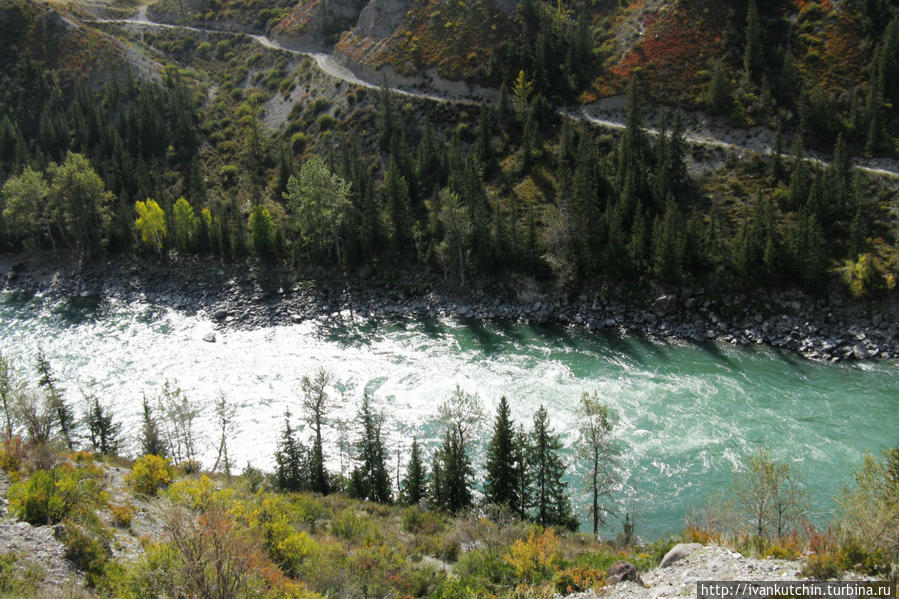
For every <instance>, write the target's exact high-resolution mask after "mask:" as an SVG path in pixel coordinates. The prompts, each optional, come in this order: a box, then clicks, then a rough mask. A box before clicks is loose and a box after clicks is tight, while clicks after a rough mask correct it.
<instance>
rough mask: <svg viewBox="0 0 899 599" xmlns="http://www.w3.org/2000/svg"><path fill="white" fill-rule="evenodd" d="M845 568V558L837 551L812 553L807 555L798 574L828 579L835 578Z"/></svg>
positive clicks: (815, 578)
mask: <svg viewBox="0 0 899 599" xmlns="http://www.w3.org/2000/svg"><path fill="white" fill-rule="evenodd" d="M845 569H846V564H845V560H844V558H843V556H842V555H840V554H839V553H832V552H824V553H813V554H812V555H810V556H808V560H807V561H806V562H805V565H804V566H802V569H801V570H800V571H799V574H800V575H801V576H805V577H806V578H812V579H814V580H828V579H832V578H837V577H838V576H839V575H840V573H841V572H842V571H843V570H845Z"/></svg>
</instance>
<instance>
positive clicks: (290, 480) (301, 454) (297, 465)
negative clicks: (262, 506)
mask: <svg viewBox="0 0 899 599" xmlns="http://www.w3.org/2000/svg"><path fill="white" fill-rule="evenodd" d="M305 454H306V450H305V448H304V447H303V445H302V443H300V442H299V440H297V438H296V432H295V431H294V429H293V427H292V426H291V425H290V410H287V411H286V412H284V428H283V429H281V439H280V441H278V448H277V450H276V451H275V485H276V486H277V487H278V488H279V489H281V490H282V491H302V490H305V489H306V488H308V484H307V483H308V464H307V460H306V455H305Z"/></svg>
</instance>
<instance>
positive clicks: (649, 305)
mask: <svg viewBox="0 0 899 599" xmlns="http://www.w3.org/2000/svg"><path fill="white" fill-rule="evenodd" d="M392 278H393V279H395V280H393V281H388V280H385V279H384V278H383V277H379V276H377V275H376V273H374V272H373V271H372V270H371V269H370V268H368V267H364V268H362V269H360V271H358V272H357V273H354V275H353V276H352V277H350V278H347V279H343V278H340V277H336V276H335V275H334V273H329V272H326V271H324V270H313V271H309V272H305V273H302V274H300V275H298V274H296V273H295V272H293V271H290V270H287V269H283V268H267V267H264V266H260V265H257V264H255V263H242V264H223V263H218V262H214V261H211V260H210V261H204V260H199V259H184V260H178V261H169V262H148V261H143V260H137V259H131V258H117V259H114V260H112V261H109V262H105V263H93V264H77V263H73V262H71V261H53V260H48V259H47V257H46V256H44V257H43V259H41V258H39V257H30V258H27V259H25V258H22V257H5V258H3V259H0V285H2V287H3V288H4V289H5V290H6V291H7V292H14V293H22V294H42V295H51V296H58V297H81V298H107V297H111V298H117V299H119V300H122V301H145V302H148V303H151V304H155V305H161V306H166V307H171V308H174V309H176V310H181V311H184V312H188V313H191V314H205V315H207V316H208V317H209V318H210V319H211V320H212V321H214V322H215V323H216V325H217V326H219V327H234V328H259V327H265V326H271V325H276V324H289V323H298V322H303V321H305V320H308V319H316V318H328V317H335V318H342V317H349V316H350V315H352V316H361V317H375V318H377V317H382V318H391V317H409V318H422V319H424V318H439V317H451V318H460V319H476V320H499V321H507V322H525V323H531V324H538V325H549V326H579V327H584V328H586V329H588V330H590V331H597V332H605V333H607V334H616V335H642V336H645V337H647V338H650V339H663V338H667V339H677V340H682V341H686V342H690V343H698V344H706V343H714V342H719V343H731V344H734V345H755V344H765V345H769V346H772V347H774V348H779V349H783V350H787V351H791V352H797V353H799V354H801V355H802V356H804V357H806V358H810V359H814V360H822V361H829V362H840V361H844V360H868V359H872V358H882V359H891V358H895V357H897V356H899V330H897V320H899V319H897V313H899V311H897V309H896V306H895V304H892V305H880V306H877V307H872V306H869V305H861V304H859V303H857V302H853V301H850V300H848V299H847V298H845V297H843V296H841V295H839V294H836V293H833V294H831V295H830V296H829V297H828V298H827V299H816V300H812V299H808V298H804V297H802V296H798V295H787V294H768V295H765V296H764V297H755V298H752V297H746V296H732V297H725V298H722V297H718V296H713V295H712V294H708V293H706V292H705V291H703V290H702V289H681V290H680V291H679V292H678V293H670V292H669V293H663V292H657V293H648V292H647V293H643V294H640V295H635V294H630V293H629V294H625V293H624V292H623V291H621V290H614V289H608V288H600V289H596V290H594V291H591V292H590V293H586V292H585V293H582V294H581V295H579V296H578V297H576V298H574V299H569V298H567V297H558V296H557V295H554V294H552V293H551V292H547V291H543V290H541V289H540V288H539V286H538V285H537V284H536V283H535V282H533V281H532V280H526V279H521V280H516V281H506V282H505V283H503V284H501V285H500V284H498V285H496V286H495V288H494V289H492V290H491V291H489V292H488V291H484V290H478V291H465V290H459V289H458V288H454V287H453V286H451V285H447V284H445V283H444V282H443V281H442V280H441V279H439V278H437V277H433V276H429V275H427V274H422V273H415V274H411V275H404V276H402V277H400V276H398V275H396V274H395V273H394V274H393V275H392ZM625 295H627V297H624V296H625ZM212 338H214V337H212ZM212 338H211V339H212Z"/></svg>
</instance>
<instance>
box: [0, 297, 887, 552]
mask: <svg viewBox="0 0 899 599" xmlns="http://www.w3.org/2000/svg"><path fill="white" fill-rule="evenodd" d="M213 330H215V327H214V325H213V322H212V320H211V318H210V317H208V316H206V315H203V314H202V313H201V314H199V315H187V314H183V313H181V312H178V311H175V310H171V309H167V308H160V307H155V306H152V305H148V304H141V303H130V304H129V303H125V302H120V301H116V300H98V299H96V298H76V299H72V300H65V299H62V300H60V299H50V298H47V297H40V296H38V297H23V296H20V295H13V294H2V295H0V351H2V352H3V353H4V354H5V355H7V356H9V357H11V358H12V359H13V360H14V361H15V363H16V366H17V367H18V368H19V370H20V373H21V375H22V376H23V377H24V378H28V379H29V380H32V381H33V380H34V379H35V376H34V374H33V368H32V365H33V363H34V357H35V354H36V352H37V348H38V346H40V347H41V348H42V349H43V350H44V352H45V353H46V355H47V357H48V358H49V360H50V362H51V365H52V366H53V367H54V369H55V370H56V372H57V373H58V377H59V379H60V381H61V382H62V383H63V385H64V387H65V390H66V397H67V398H68V399H69V401H70V402H72V403H73V404H74V405H75V406H76V407H77V410H78V412H81V411H82V400H81V397H82V392H83V391H85V392H86V391H91V392H94V393H96V394H98V395H99V397H100V398H101V399H103V400H104V401H106V402H107V403H108V404H109V405H111V406H112V408H113V412H114V414H115V416H116V418H117V420H119V421H121V422H122V423H123V424H124V432H125V435H124V437H125V439H126V445H127V447H126V448H127V449H128V450H131V451H136V449H137V441H136V439H137V438H138V431H139V427H140V418H139V416H140V406H141V398H142V396H143V395H144V394H146V395H147V396H148V397H151V398H152V397H156V396H157V395H158V393H159V389H160V387H161V385H162V382H163V381H164V380H165V379H169V380H171V381H173V382H175V383H177V384H178V385H179V386H180V387H181V388H182V389H183V390H184V391H185V392H186V393H187V395H188V396H189V397H190V398H192V399H194V400H196V401H198V402H200V403H201V404H202V405H203V406H204V413H203V417H202V432H203V433H204V443H203V447H204V453H203V457H204V461H205V462H206V463H207V466H209V465H211V463H212V460H213V459H214V449H213V447H214V444H215V431H214V425H213V420H214V417H213V413H212V403H213V401H214V399H215V397H216V396H217V395H218V393H219V392H220V391H221V392H224V393H225V394H226V395H227V396H228V398H229V399H230V400H232V401H234V402H236V403H237V405H238V406H239V412H238V414H239V416H238V419H239V421H240V424H239V426H240V429H239V431H238V432H237V433H236V435H235V436H234V437H233V439H232V440H231V444H230V452H231V454H232V456H234V457H235V458H236V461H237V462H238V463H239V464H240V466H241V467H242V466H243V465H244V464H246V463H247V462H249V463H252V464H253V465H255V466H257V467H260V468H263V469H269V470H270V469H271V468H272V466H273V459H272V454H273V452H274V450H275V447H276V443H277V439H278V434H279V431H280V429H281V427H282V424H283V420H284V411H285V409H287V408H290V409H291V410H292V411H293V413H294V414H295V416H296V415H298V414H299V413H300V409H299V405H298V400H297V389H298V386H299V380H300V379H301V377H302V376H303V375H304V374H309V373H311V372H312V370H313V369H315V368H316V367H318V366H323V367H324V368H326V369H327V370H328V371H330V372H331V373H332V374H333V375H334V378H335V380H336V382H335V385H334V388H333V389H332V392H333V395H334V396H338V395H340V396H342V397H343V398H344V399H343V401H342V402H340V404H339V406H338V407H337V408H336V409H335V410H334V411H333V417H334V420H335V422H336V421H338V420H343V421H345V422H350V424H351V425H352V422H351V421H352V418H353V416H354V414H355V411H356V408H357V406H358V400H359V398H360V397H361V394H362V392H363V390H368V391H369V392H370V393H371V394H372V396H373V397H374V398H375V404H376V406H377V407H378V409H380V410H383V411H384V412H385V413H386V414H387V416H388V418H387V420H388V423H389V424H388V427H387V428H388V436H389V440H390V441H389V442H390V448H391V449H390V450H391V466H392V467H395V461H396V454H397V450H398V449H399V454H400V458H401V460H405V458H406V455H407V453H408V451H407V450H408V446H409V443H410V442H411V438H412V436H413V435H414V436H417V437H419V438H420V439H422V440H423V441H424V442H425V444H426V445H427V446H428V447H432V446H433V445H434V444H435V443H436V437H437V436H438V430H437V427H436V425H435V421H434V415H435V412H436V406H437V405H438V404H439V403H440V402H441V401H442V400H443V399H444V398H446V397H447V396H448V395H449V394H450V392H451V391H452V390H453V389H454V388H455V386H456V385H460V386H461V387H462V388H463V389H465V390H466V391H468V392H471V393H477V394H478V396H479V397H480V399H481V400H482V402H483V405H484V408H485V412H486V414H487V417H486V419H485V423H484V434H483V435H480V436H479V438H480V439H482V440H483V439H486V437H487V433H488V432H489V427H490V425H491V423H492V420H493V416H494V413H495V407H496V404H497V402H498V401H499V398H500V396H501V395H506V396H507V398H508V399H509V402H510V406H511V409H512V413H513V416H514V418H515V419H516V421H517V422H522V423H525V424H526V425H527V426H528V427H530V424H531V421H532V415H533V412H534V411H535V410H536V408H537V407H538V406H539V405H540V404H544V405H545V406H546V407H547V409H548V411H549V414H550V419H551V422H552V424H553V426H554V428H555V430H556V431H557V432H559V433H561V435H562V437H563V440H564V442H565V443H566V445H567V446H571V445H572V444H576V443H577V434H576V428H577V419H576V416H575V413H574V408H575V406H576V404H577V401H578V398H579V397H580V395H581V394H582V393H583V392H584V391H587V392H591V393H592V392H593V391H596V392H597V393H598V394H599V396H600V397H601V398H602V399H603V400H604V401H605V402H607V403H608V404H609V405H610V406H611V407H612V409H613V411H614V413H615V415H616V417H617V424H616V427H615V435H616V437H617V438H618V442H619V445H620V447H621V449H622V457H621V460H620V466H619V468H620V472H621V474H622V484H621V488H620V489H618V491H617V492H616V494H615V499H616V501H617V504H618V506H619V514H621V513H623V512H622V511H621V508H629V509H633V510H635V512H636V523H637V533H638V534H639V535H641V536H642V537H643V538H646V539H653V538H656V537H658V536H659V535H663V534H669V533H677V532H679V531H680V530H681V528H682V526H683V521H684V516H685V514H686V513H687V511H688V510H689V508H690V507H691V506H697V505H699V504H701V503H702V502H703V500H704V498H706V497H707V496H708V495H709V494H711V493H713V492H716V491H719V490H726V489H727V488H728V487H729V486H730V484H731V481H732V478H733V469H734V468H735V467H736V466H737V465H738V464H739V462H740V459H741V456H744V455H746V454H748V453H750V452H752V451H753V450H754V449H755V448H756V447H759V446H762V445H763V446H766V447H768V448H769V449H770V452H771V454H772V456H773V457H774V458H776V459H777V460H780V461H787V462H789V463H790V465H791V467H792V468H793V469H794V470H795V471H796V472H797V473H798V474H799V475H800V476H801V478H802V480H803V481H804V482H805V484H806V486H807V487H808V489H809V491H810V494H811V498H812V513H811V517H812V521H813V522H815V523H816V524H826V522H827V521H828V518H829V516H830V514H831V513H832V511H833V509H834V507H835V503H834V501H833V497H834V495H835V494H836V493H837V492H838V491H839V488H840V487H841V486H842V485H846V484H849V483H850V482H851V480H852V470H853V468H855V467H857V466H858V465H859V464H860V462H861V459H862V456H863V454H864V452H865V451H866V450H867V451H871V452H873V453H878V454H879V452H880V451H881V450H883V449H886V448H888V447H891V446H894V445H895V444H896V443H897V441H899V376H897V374H899V370H897V365H896V362H894V361H893V362H870V363H863V364H855V365H848V364H841V365H826V364H820V363H815V362H809V361H806V360H803V359H801V358H799V357H797V356H795V355H792V354H782V353H777V352H775V351H773V350H771V349H768V348H764V347H758V348H748V349H747V348H735V347H731V346H722V345H708V346H702V347H700V346H696V345H691V344H686V343H673V342H672V343H663V342H650V341H647V340H644V339H641V338H638V337H618V336H603V335H598V334H596V333H588V332H586V331H582V330H569V329H560V328H535V327H532V326H527V325H522V324H514V325H508V326H506V325H502V324H497V323H486V324H485V323H481V322H459V321H454V320H431V321H420V320H411V319H409V320H389V321H388V320H377V321H376V320H367V321H366V320H360V319H359V318H351V317H350V316H349V315H347V314H344V315H334V316H332V317H331V318H326V319H321V320H317V321H307V322H303V323H300V324H295V325H290V326H273V327H268V328H262V329H256V330H249V331H246V330H230V329H225V330H215V336H216V340H215V342H214V343H210V342H207V341H204V340H203V337H204V336H206V335H207V334H208V333H209V332H210V331H213ZM338 429H339V424H334V425H332V426H331V427H330V428H329V432H328V434H327V436H326V440H327V441H326V442H327V445H326V448H325V449H326V454H327V456H328V459H329V466H330V467H331V468H332V469H334V470H339V469H340V467H341V463H342V462H344V465H345V460H342V459H341V457H340V454H341V452H340V450H339V445H340V443H339V442H338V440H339V438H340V434H339V431H338ZM567 458H568V462H569V473H570V476H569V482H570V485H571V489H572V492H573V493H572V494H573V495H574V496H575V502H576V503H577V504H578V505H579V506H580V507H583V506H584V505H586V494H585V493H583V492H582V490H581V484H580V478H579V476H578V475H577V474H576V465H575V463H574V456H573V453H571V452H569V453H568V455H567ZM475 463H476V465H477V467H478V469H479V470H480V469H481V468H482V465H483V447H482V446H481V447H478V448H477V449H476V450H475ZM581 517H582V520H583V521H584V522H585V523H586V521H587V517H586V514H583V513H581ZM612 529H613V531H614V530H620V523H619V522H618V521H617V520H613V524H612Z"/></svg>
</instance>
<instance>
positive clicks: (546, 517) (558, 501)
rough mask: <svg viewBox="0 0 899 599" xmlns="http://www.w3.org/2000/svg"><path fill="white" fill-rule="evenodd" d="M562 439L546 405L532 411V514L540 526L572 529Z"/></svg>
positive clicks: (573, 524) (530, 460) (530, 455)
mask: <svg viewBox="0 0 899 599" xmlns="http://www.w3.org/2000/svg"><path fill="white" fill-rule="evenodd" d="M561 450H562V443H561V441H560V440H559V437H558V435H555V434H554V433H553V431H552V429H551V428H550V426H549V417H548V415H547V413H546V408H544V407H543V406H542V405H541V406H540V408H539V409H538V410H537V413H536V414H535V415H534V430H533V431H532V432H531V446H530V452H529V456H528V465H529V466H530V469H531V472H532V479H531V506H532V508H533V510H534V512H533V517H534V520H536V521H537V522H538V523H540V525H541V526H544V527H548V526H560V527H564V528H568V529H570V530H575V529H576V528H577V520H576V519H575V518H574V516H573V515H572V512H571V502H570V500H569V499H568V494H567V492H568V483H566V482H565V481H564V480H562V477H563V476H564V475H565V465H564V464H563V462H562V457H561V456H560V455H559V454H560V452H561Z"/></svg>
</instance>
